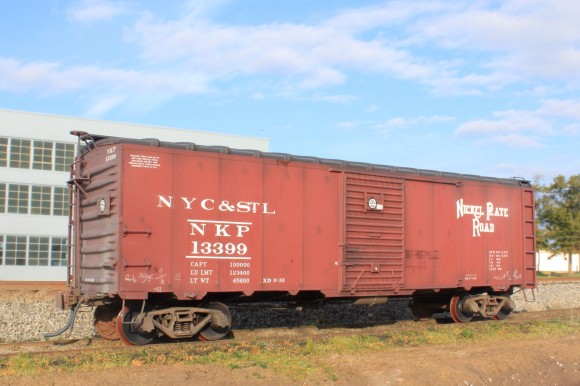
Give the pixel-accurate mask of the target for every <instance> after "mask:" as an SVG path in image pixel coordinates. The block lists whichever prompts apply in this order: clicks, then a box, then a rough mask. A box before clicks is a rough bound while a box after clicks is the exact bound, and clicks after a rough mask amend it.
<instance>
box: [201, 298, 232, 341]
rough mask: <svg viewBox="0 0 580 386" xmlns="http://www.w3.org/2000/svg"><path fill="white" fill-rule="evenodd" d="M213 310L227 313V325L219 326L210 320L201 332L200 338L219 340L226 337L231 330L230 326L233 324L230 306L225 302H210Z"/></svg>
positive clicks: (208, 306)
mask: <svg viewBox="0 0 580 386" xmlns="http://www.w3.org/2000/svg"><path fill="white" fill-rule="evenodd" d="M205 308H209V309H211V310H217V311H220V312H221V313H222V314H224V315H225V317H226V319H227V325H226V326H223V327H222V326H217V325H215V324H213V323H211V322H210V324H208V325H207V326H206V327H205V328H204V329H203V330H201V331H200V333H199V339H201V340H219V339H222V338H223V337H225V336H226V335H227V334H228V333H229V332H230V327H231V326H232V316H231V314H230V310H229V309H228V307H227V306H226V305H225V304H223V303H217V302H216V303H209V304H208V305H207V307H205Z"/></svg>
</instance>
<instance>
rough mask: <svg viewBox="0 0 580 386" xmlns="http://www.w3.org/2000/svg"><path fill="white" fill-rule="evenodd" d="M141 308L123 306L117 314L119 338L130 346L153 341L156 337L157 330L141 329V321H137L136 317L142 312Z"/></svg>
mask: <svg viewBox="0 0 580 386" xmlns="http://www.w3.org/2000/svg"><path fill="white" fill-rule="evenodd" d="M140 311H141V310H140V308H139V309H129V308H127V307H125V308H123V309H122V310H121V312H119V315H118V316H117V333H118V334H119V339H121V340H122V341H123V342H124V343H126V344H128V345H130V346H133V345H135V346H141V345H144V344H147V343H151V341H153V339H155V336H156V332H155V330H153V331H151V332H146V331H141V330H140V328H139V327H140V323H139V322H135V318H136V317H137V316H138V315H139V313H140Z"/></svg>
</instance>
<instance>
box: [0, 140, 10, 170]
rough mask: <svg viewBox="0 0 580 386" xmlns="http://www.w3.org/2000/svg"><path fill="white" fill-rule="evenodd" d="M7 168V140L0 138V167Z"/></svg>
mask: <svg viewBox="0 0 580 386" xmlns="http://www.w3.org/2000/svg"><path fill="white" fill-rule="evenodd" d="M6 166H8V138H6V137H0V167H4V168H5V167H6Z"/></svg>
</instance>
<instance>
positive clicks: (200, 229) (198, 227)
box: [190, 222, 206, 236]
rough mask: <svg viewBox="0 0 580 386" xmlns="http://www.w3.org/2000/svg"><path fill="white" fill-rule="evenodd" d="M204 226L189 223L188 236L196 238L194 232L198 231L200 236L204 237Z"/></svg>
mask: <svg viewBox="0 0 580 386" xmlns="http://www.w3.org/2000/svg"><path fill="white" fill-rule="evenodd" d="M205 226H206V224H203V223H201V224H199V223H196V222H192V223H191V233H190V235H192V236H196V234H195V231H198V232H199V234H200V235H202V236H205Z"/></svg>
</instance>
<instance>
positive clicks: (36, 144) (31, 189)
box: [0, 109, 269, 281]
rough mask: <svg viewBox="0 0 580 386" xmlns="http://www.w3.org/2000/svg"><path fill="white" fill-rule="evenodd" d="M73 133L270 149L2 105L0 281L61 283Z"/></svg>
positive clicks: (222, 137)
mask: <svg viewBox="0 0 580 386" xmlns="http://www.w3.org/2000/svg"><path fill="white" fill-rule="evenodd" d="M71 131H86V132H89V133H94V134H102V135H112V136H117V137H128V138H158V139H160V140H162V141H170V142H194V143H197V144H201V145H222V146H229V147H234V148H243V149H257V150H262V151H267V150H268V144H269V143H268V140H267V139H263V138H250V137H242V136H235V135H226V134H217V133H209V132H202V131H193V130H178V129H170V128H165V127H154V126H145V125H137V124H131V123H120V122H108V121H99V120H92V119H81V118H74V117H63V116H54V115H46V114H36V113H29V112H17V111H8V110H2V109H0V281H66V265H67V256H66V253H67V242H68V240H67V236H68V213H69V207H68V201H69V193H68V188H67V186H66V181H67V180H68V179H69V166H70V164H71V163H72V161H73V159H74V155H75V152H76V143H77V138H76V137H74V136H72V135H70V132H71Z"/></svg>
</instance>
